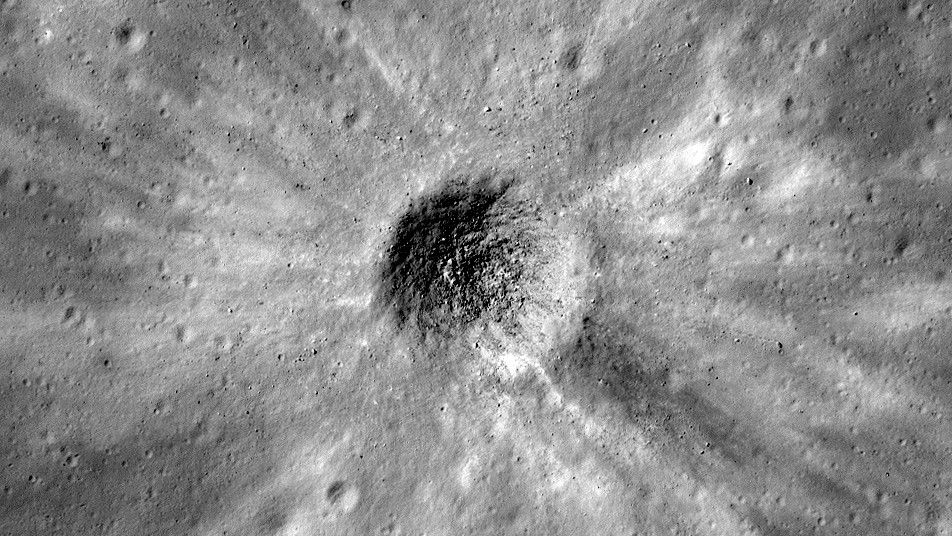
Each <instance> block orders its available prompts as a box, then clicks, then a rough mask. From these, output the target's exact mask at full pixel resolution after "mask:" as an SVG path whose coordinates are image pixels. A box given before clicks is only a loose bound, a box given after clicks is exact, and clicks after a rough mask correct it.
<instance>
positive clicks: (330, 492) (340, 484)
mask: <svg viewBox="0 0 952 536" xmlns="http://www.w3.org/2000/svg"><path fill="white" fill-rule="evenodd" d="M344 491H346V484H345V483H344V481H343V480H335V481H333V482H331V485H330V486H327V502H329V503H331V504H337V503H338V502H340V500H341V498H342V497H343V496H344Z"/></svg>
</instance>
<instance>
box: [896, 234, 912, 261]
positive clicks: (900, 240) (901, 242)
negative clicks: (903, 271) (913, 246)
mask: <svg viewBox="0 0 952 536" xmlns="http://www.w3.org/2000/svg"><path fill="white" fill-rule="evenodd" d="M908 248H909V235H908V234H906V233H900V234H899V236H897V237H896V241H895V242H894V243H893V256H895V257H902V256H903V254H904V253H905V252H906V250H907V249H908Z"/></svg>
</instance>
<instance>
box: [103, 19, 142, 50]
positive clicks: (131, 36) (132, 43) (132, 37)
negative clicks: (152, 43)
mask: <svg viewBox="0 0 952 536" xmlns="http://www.w3.org/2000/svg"><path fill="white" fill-rule="evenodd" d="M112 37H113V39H114V40H115V42H116V44H117V45H119V46H120V47H122V48H124V49H126V50H127V51H129V52H132V53H135V52H139V51H140V50H142V49H143V48H144V47H145V44H146V41H148V36H147V34H146V33H145V32H143V31H142V30H140V29H139V28H137V27H136V26H135V25H134V24H133V23H132V21H131V20H126V21H125V22H123V23H122V24H120V25H119V26H117V27H116V28H115V29H114V30H113V32H112Z"/></svg>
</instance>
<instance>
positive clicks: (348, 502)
mask: <svg viewBox="0 0 952 536" xmlns="http://www.w3.org/2000/svg"><path fill="white" fill-rule="evenodd" d="M325 498H326V499H327V503H328V504H330V505H331V506H332V507H333V508H335V509H337V510H339V511H341V512H345V513H346V512H350V511H352V510H353V509H354V508H356V507H357V502H358V501H359V500H360V493H359V492H358V491H357V488H356V487H354V486H352V485H350V484H348V483H347V482H345V481H343V480H335V481H333V482H331V484H330V485H329V486H328V487H327V492H326V493H325Z"/></svg>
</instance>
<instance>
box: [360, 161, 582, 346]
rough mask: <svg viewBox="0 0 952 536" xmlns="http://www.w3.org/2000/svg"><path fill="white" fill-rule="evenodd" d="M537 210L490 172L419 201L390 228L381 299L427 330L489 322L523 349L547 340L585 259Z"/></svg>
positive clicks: (454, 331)
mask: <svg viewBox="0 0 952 536" xmlns="http://www.w3.org/2000/svg"><path fill="white" fill-rule="evenodd" d="M543 214H544V213H543V211H542V208H541V206H540V205H539V204H538V203H536V202H535V201H534V200H532V199H529V198H526V197H524V196H523V195H522V194H520V193H519V192H518V191H516V189H515V188H514V187H513V186H512V183H511V182H506V181H499V180H496V179H494V178H492V177H483V178H480V179H477V180H476V181H473V182H470V183H466V182H464V181H462V180H459V181H454V182H452V183H450V184H449V185H447V186H445V187H444V188H443V189H442V190H441V191H438V192H436V193H434V194H431V195H429V196H425V197H423V198H422V199H419V200H417V201H416V202H414V203H413V204H412V205H411V206H410V207H409V209H408V210H407V212H406V213H404V214H403V216H402V217H401V218H400V219H399V221H398V222H397V223H396V225H395V229H394V231H393V234H392V236H391V240H390V243H389V245H388V247H387V250H386V253H385V258H384V262H383V264H382V269H381V271H380V275H379V277H380V286H379V289H378V292H377V300H378V305H379V306H380V307H382V308H383V310H386V311H389V313H391V314H392V315H393V317H394V318H395V320H396V323H397V325H398V326H399V327H400V328H402V329H410V330H412V331H416V332H417V333H418V334H420V335H423V336H424V337H427V336H429V335H438V336H440V337H441V338H444V339H449V338H453V337H454V336H457V335H461V334H463V333H464V332H466V331H467V330H468V329H470V328H474V327H476V328H478V327H491V328H492V329H493V330H494V332H497V333H500V334H502V335H503V336H504V337H505V338H506V339H508V340H510V341H512V342H518V343H519V345H520V346H525V344H524V343H526V342H528V341H530V340H531V341H536V342H544V340H543V339H547V338H551V337H550V336H551V335H552V334H553V333H554V332H558V331H561V330H562V328H563V327H564V326H561V327H557V325H560V322H562V321H563V320H564V319H567V318H571V317H572V315H571V314H568V313H571V312H572V311H574V307H575V305H577V302H578V300H579V296H580V294H579V293H580V292H581V290H580V289H581V288H582V287H581V283H582V281H581V279H582V277H584V276H581V275H580V274H584V273H587V272H586V271H585V270H583V269H581V268H580V266H579V261H580V260H584V261H587V257H586V256H585V255H582V254H581V250H580V248H579V246H578V243H576V242H575V241H574V240H573V238H574V237H573V236H570V235H569V233H567V232H566V230H565V229H564V228H561V227H559V226H558V225H557V224H553V223H552V222H551V221H550V220H548V219H546V218H545V217H544V215H543ZM550 342H551V341H550Z"/></svg>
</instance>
